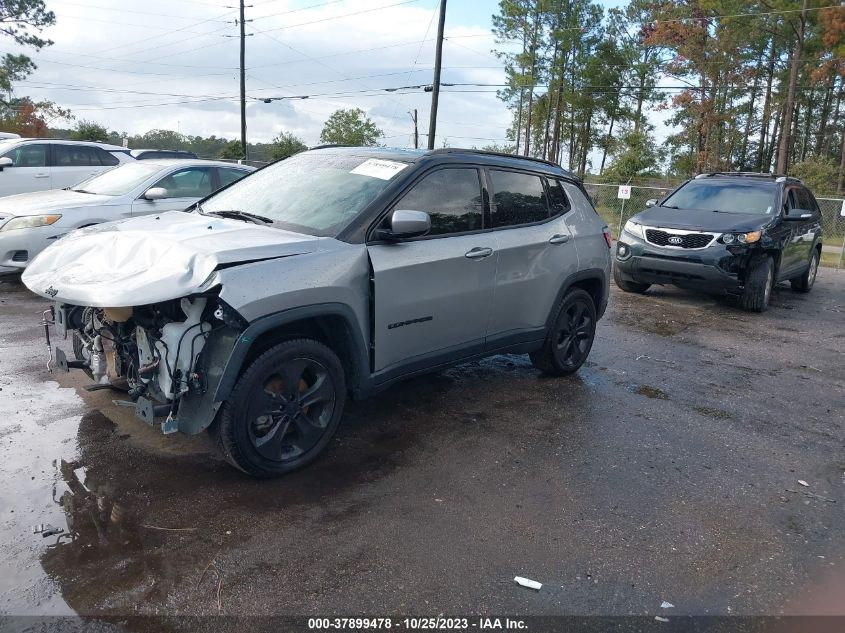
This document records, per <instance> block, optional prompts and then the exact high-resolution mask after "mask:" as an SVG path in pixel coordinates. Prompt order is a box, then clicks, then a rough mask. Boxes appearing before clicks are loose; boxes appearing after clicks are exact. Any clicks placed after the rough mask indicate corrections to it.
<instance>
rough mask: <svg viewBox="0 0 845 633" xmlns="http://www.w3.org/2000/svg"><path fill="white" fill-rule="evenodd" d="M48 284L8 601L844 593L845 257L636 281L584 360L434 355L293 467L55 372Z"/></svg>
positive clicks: (16, 338)
mask: <svg viewBox="0 0 845 633" xmlns="http://www.w3.org/2000/svg"><path fill="white" fill-rule="evenodd" d="M46 305H47V304H46V302H44V301H42V300H40V299H38V298H36V297H34V296H33V295H31V294H29V293H28V292H27V291H26V289H25V288H24V287H23V286H21V285H20V284H16V283H14V282H9V281H5V282H2V281H0V389H2V390H0V482H2V485H0V614H63V613H79V614H103V615H121V616H123V615H131V614H162V613H167V614H177V613H178V614H217V613H223V614H238V615H243V614H295V615H310V614H321V615H326V614H345V615H349V614H360V613H366V614H369V615H390V614H393V615H398V614H438V613H446V614H450V613H451V614H470V613H482V614H485V613H486V614H503V613H511V614H526V615H527V614H606V615H607V614H613V615H621V614H638V615H655V614H661V613H662V614H666V613H667V611H665V610H661V609H660V604H661V602H662V601H663V600H666V601H668V602H671V603H672V604H674V605H675V607H674V608H673V609H671V614H673V615H678V614H722V615H724V614H779V613H821V612H828V613H830V612H833V613H840V614H845V405H843V397H844V396H845V272H838V271H834V270H830V269H823V270H821V271H820V272H819V277H818V281H817V283H816V287H815V289H814V290H813V292H812V293H811V294H810V295H800V294H796V293H793V292H792V291H791V290H789V288H788V286H780V287H778V289H777V290H776V291H775V293H774V294H773V299H772V305H771V307H770V310H769V311H768V312H767V313H765V314H762V315H757V314H749V313H745V312H742V311H741V310H739V309H738V308H737V307H736V306H735V305H733V304H731V303H730V302H729V301H726V300H721V299H714V298H711V297H707V296H703V295H698V294H694V293H691V292H686V291H682V290H678V289H674V288H665V289H663V288H655V289H653V290H652V291H650V292H649V293H648V294H646V295H644V296H635V295H624V294H623V293H621V292H619V291H618V290H617V289H616V288H615V287H614V288H613V291H612V297H611V304H610V308H609V310H608V314H607V316H606V318H605V319H604V320H603V321H602V322H601V323H600V326H599V328H598V333H597V340H596V343H595V346H594V348H593V351H592V354H591V357H590V360H589V362H588V364H587V365H586V366H585V367H584V368H583V369H582V370H581V371H580V372H579V373H578V374H577V375H576V376H574V377H571V378H569V379H550V378H545V377H542V376H541V375H540V374H539V373H538V372H537V371H535V370H534V369H533V368H532V367H531V365H530V364H529V362H528V360H527V358H525V357H519V356H498V357H495V358H492V359H489V360H486V361H483V362H476V363H470V364H467V365H463V366H460V367H457V368H454V369H451V370H449V371H445V372H441V373H439V374H434V375H431V376H428V377H423V378H418V379H414V380H411V381H409V382H406V383H404V384H402V385H399V386H396V387H394V388H392V389H391V390H390V391H388V392H386V393H384V394H382V395H380V396H378V397H376V398H374V399H372V400H369V401H366V402H361V403H354V404H350V405H349V406H348V409H347V415H346V418H345V421H344V423H343V424H342V425H341V429H340V431H339V433H338V436H337V438H336V439H335V441H334V442H333V444H332V445H331V448H330V450H329V451H328V453H327V454H326V455H325V456H324V457H323V458H322V459H320V460H318V462H317V463H315V464H313V465H312V466H310V467H308V468H306V469H305V470H303V471H300V472H298V473H295V474H293V475H291V476H288V477H286V478H283V479H279V480H274V481H256V480H252V479H249V478H247V477H246V476H243V475H241V474H239V473H238V472H236V471H234V470H232V469H231V468H229V467H228V466H226V465H225V464H224V463H222V462H221V461H219V460H218V458H217V457H215V455H214V454H213V452H212V450H211V447H210V443H209V442H208V441H207V440H206V438H205V436H198V437H193V438H188V437H183V436H175V437H174V436H168V437H163V436H161V435H160V434H159V433H158V432H156V431H154V430H152V429H150V428H147V427H145V426H144V425H143V424H142V423H141V422H140V421H136V420H135V419H134V417H133V415H132V413H131V411H130V410H128V409H122V408H119V407H116V406H115V405H113V404H112V402H111V400H112V398H120V397H122V396H121V394H116V393H113V392H108V391H97V392H86V391H84V389H83V387H84V386H85V385H87V384H88V382H87V379H86V378H85V377H84V376H83V375H82V374H79V375H75V374H73V373H71V374H55V373H54V374H48V373H47V371H46V368H45V361H46V347H45V345H44V341H43V330H42V328H40V327H39V326H38V318H39V313H40V311H41V310H43V309H44V308H45V307H46ZM65 347H66V348H69V345H65ZM799 479H800V480H804V481H805V482H806V483H807V484H809V486H807V487H804V486H802V485H801V484H799V483H798V480H799ZM39 523H49V524H52V525H54V526H58V527H61V528H64V530H65V535H63V536H61V537H57V536H52V537H48V538H42V537H41V536H40V535H37V534H33V533H32V526H33V525H35V524H39ZM516 575H519V576H525V577H528V578H531V579H535V580H538V581H540V582H542V583H544V586H543V589H542V590H541V591H539V592H535V591H532V590H530V589H525V588H522V587H520V586H518V585H516V584H515V583H514V582H513V577H514V576H516Z"/></svg>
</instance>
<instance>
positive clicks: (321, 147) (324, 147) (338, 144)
mask: <svg viewBox="0 0 845 633" xmlns="http://www.w3.org/2000/svg"><path fill="white" fill-rule="evenodd" d="M327 147H363V146H362V145H344V144H343V143H324V144H323V145H315V146H314V147H309V148H308V151H311V150H312V149H326V148H327Z"/></svg>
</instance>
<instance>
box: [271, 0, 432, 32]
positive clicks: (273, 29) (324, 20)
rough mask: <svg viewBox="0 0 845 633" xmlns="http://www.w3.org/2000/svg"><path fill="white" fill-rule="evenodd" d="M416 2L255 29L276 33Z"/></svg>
mask: <svg viewBox="0 0 845 633" xmlns="http://www.w3.org/2000/svg"><path fill="white" fill-rule="evenodd" d="M414 2H420V0H402V1H401V2H395V3H393V4H387V5H384V6H381V7H372V8H370V9H361V10H360V11H353V12H352V13H344V14H341V15H332V16H329V17H327V18H320V19H319V20H311V21H310V22H300V23H299V24H289V25H287V26H279V27H276V28H272V29H265V30H263V31H255V32H256V33H274V32H276V31H283V30H285V29H293V28H296V27H298V26H308V25H309V24H318V23H320V22H329V21H331V20H339V19H341V18H348V17H350V16H353V15H361V14H363V13H372V12H373V11H381V10H382V9H390V8H391V7H398V6H401V5H404V4H413V3H414Z"/></svg>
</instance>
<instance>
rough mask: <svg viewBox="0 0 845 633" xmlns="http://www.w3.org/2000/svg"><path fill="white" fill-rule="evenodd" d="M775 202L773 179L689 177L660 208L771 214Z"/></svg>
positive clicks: (775, 190)
mask: <svg viewBox="0 0 845 633" xmlns="http://www.w3.org/2000/svg"><path fill="white" fill-rule="evenodd" d="M776 203H777V186H776V185H775V183H774V182H767V181H763V182H736V181H725V180H721V181H719V180H707V179H704V180H691V181H690V182H688V183H687V184H685V185H684V186H683V187H681V188H680V189H678V190H677V191H676V192H675V193H673V194H671V195H670V196H669V197H668V198H666V199H665V200H664V201H663V202H662V203H660V206H661V207H668V208H670V209H698V210H701V211H719V212H723V213H747V214H752V215H772V213H774V210H775V206H776Z"/></svg>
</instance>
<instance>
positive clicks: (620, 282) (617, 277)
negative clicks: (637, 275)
mask: <svg viewBox="0 0 845 633" xmlns="http://www.w3.org/2000/svg"><path fill="white" fill-rule="evenodd" d="M613 281H615V282H616V285H617V286H619V287H620V288H621V289H622V290H624V291H625V292H636V293H637V294H642V293H644V292H645V291H646V290H648V289H649V288H651V284H640V283H637V282H636V281H627V280H625V279H622V273H620V272H619V267H618V266H615V265H614V266H613Z"/></svg>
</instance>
